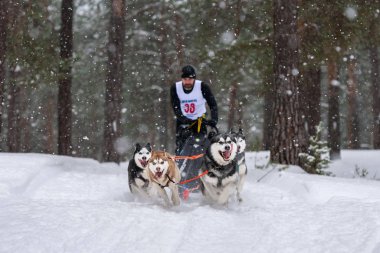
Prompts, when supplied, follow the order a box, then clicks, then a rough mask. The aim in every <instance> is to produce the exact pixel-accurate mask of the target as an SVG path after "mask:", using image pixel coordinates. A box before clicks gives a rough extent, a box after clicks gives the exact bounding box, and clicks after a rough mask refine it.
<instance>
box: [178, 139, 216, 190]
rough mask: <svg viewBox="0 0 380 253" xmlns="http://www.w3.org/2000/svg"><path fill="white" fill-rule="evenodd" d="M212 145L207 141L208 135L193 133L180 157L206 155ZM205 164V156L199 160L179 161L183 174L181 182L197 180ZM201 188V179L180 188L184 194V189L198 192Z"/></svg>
mask: <svg viewBox="0 0 380 253" xmlns="http://www.w3.org/2000/svg"><path fill="white" fill-rule="evenodd" d="M209 144H210V142H209V140H208V139H207V135H205V134H199V133H192V134H190V136H189V137H188V138H187V139H186V141H185V143H184V145H183V147H182V150H181V151H180V153H179V155H180V156H189V157H190V156H196V155H200V154H203V155H204V154H205V153H206V150H207V148H208V145H209ZM202 163H203V156H202V157H199V158H197V159H180V160H178V161H177V165H178V168H179V170H180V172H181V181H186V180H189V179H192V178H195V177H197V176H198V174H199V170H200V168H201V166H202ZM198 187H199V179H197V180H193V181H191V182H188V183H186V184H185V185H184V187H183V188H180V192H181V193H182V192H183V190H184V189H193V190H192V191H197V190H196V189H197V188H198Z"/></svg>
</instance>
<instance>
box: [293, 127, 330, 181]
mask: <svg viewBox="0 0 380 253" xmlns="http://www.w3.org/2000/svg"><path fill="white" fill-rule="evenodd" d="M322 129H323V127H322V122H320V123H319V125H318V126H316V133H315V135H314V136H311V137H310V139H309V142H310V144H309V147H308V149H307V153H300V154H299V157H300V159H301V164H302V167H303V169H304V170H305V171H306V172H308V173H311V174H319V175H327V176H329V175H331V172H327V171H325V169H326V168H327V165H328V164H329V163H330V159H329V152H330V148H329V147H328V146H327V142H326V141H323V140H321V133H322Z"/></svg>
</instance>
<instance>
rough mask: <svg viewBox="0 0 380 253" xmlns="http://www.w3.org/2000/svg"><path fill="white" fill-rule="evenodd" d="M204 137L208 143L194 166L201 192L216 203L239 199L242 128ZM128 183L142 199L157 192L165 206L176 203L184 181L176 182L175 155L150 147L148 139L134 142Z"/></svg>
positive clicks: (242, 173)
mask: <svg viewBox="0 0 380 253" xmlns="http://www.w3.org/2000/svg"><path fill="white" fill-rule="evenodd" d="M206 138H208V139H209V142H210V145H209V146H208V148H207V150H206V152H205V154H203V156H202V157H201V158H199V159H203V161H202V165H201V167H200V168H194V169H196V170H198V171H199V172H198V174H199V177H200V178H199V179H200V180H199V186H200V189H201V192H202V195H203V196H204V197H205V198H206V199H207V200H208V201H209V202H210V203H214V204H219V205H227V203H228V201H229V200H230V199H231V198H233V197H234V196H236V199H237V200H238V201H239V202H241V201H242V198H241V191H242V188H243V185H244V181H245V178H246V175H247V166H246V163H245V148H246V142H245V137H244V135H243V131H242V130H241V129H239V131H238V132H237V133H236V132H233V131H230V132H228V133H215V132H211V133H209V135H208V136H207V137H206ZM128 183H129V189H130V191H131V193H132V194H134V195H136V196H138V197H142V198H145V199H152V198H155V196H158V198H161V199H162V200H163V201H164V204H165V206H172V205H174V206H178V205H179V204H180V194H179V187H186V184H184V185H181V184H180V183H181V171H180V170H179V168H178V166H177V164H176V162H175V156H174V155H171V154H169V153H167V152H165V151H158V150H153V149H152V146H151V145H150V144H149V143H148V144H146V145H145V146H141V145H140V144H136V149H135V151H134V154H133V158H132V159H131V160H130V161H129V165H128ZM169 195H171V196H170V197H169Z"/></svg>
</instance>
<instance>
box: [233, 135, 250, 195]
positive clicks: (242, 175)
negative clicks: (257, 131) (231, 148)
mask: <svg viewBox="0 0 380 253" xmlns="http://www.w3.org/2000/svg"><path fill="white" fill-rule="evenodd" d="M232 134H233V136H234V141H235V143H236V145H237V155H236V162H237V167H238V169H237V170H238V175H239V178H238V184H237V188H236V196H237V199H238V200H239V201H242V200H243V199H242V198H241V196H240V193H241V191H242V189H243V185H244V182H245V179H246V177H247V172H248V170H247V165H246V163H245V148H246V146H247V144H246V142H245V136H244V134H243V129H241V128H240V129H239V132H237V133H233V132H232Z"/></svg>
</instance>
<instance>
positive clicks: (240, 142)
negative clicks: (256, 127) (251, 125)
mask: <svg viewBox="0 0 380 253" xmlns="http://www.w3.org/2000/svg"><path fill="white" fill-rule="evenodd" d="M231 133H232V134H233V136H234V141H235V143H236V145H237V152H238V154H240V153H243V152H244V151H245V148H246V147H247V143H246V142H245V135H244V133H243V129H241V128H240V129H239V132H237V133H234V132H232V131H231Z"/></svg>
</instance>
